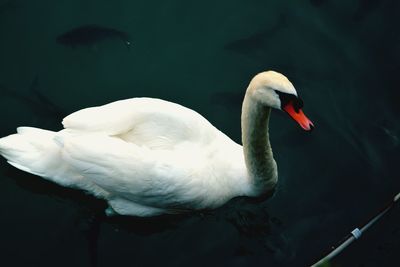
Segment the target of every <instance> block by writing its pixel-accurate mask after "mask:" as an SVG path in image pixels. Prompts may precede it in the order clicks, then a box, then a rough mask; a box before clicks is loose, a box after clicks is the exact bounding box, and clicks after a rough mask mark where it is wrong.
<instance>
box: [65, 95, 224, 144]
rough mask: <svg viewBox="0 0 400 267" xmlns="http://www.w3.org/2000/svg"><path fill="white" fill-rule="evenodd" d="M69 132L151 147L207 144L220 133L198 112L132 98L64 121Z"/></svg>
mask: <svg viewBox="0 0 400 267" xmlns="http://www.w3.org/2000/svg"><path fill="white" fill-rule="evenodd" d="M63 125H64V127H65V128H66V129H69V130H73V131H80V132H82V131H83V132H101V133H103V134H106V135H115V136H118V137H120V138H121V139H123V140H125V141H128V142H132V143H135V144H137V145H145V146H147V147H150V148H171V147H173V146H175V145H176V144H178V143H180V142H183V141H188V140H190V141H194V140H195V142H207V141H209V140H211V139H212V138H213V137H214V135H215V134H216V132H217V130H216V129H215V127H213V126H212V125H211V124H210V123H209V122H208V121H207V120H206V119H205V118H204V117H202V116H201V115H200V114H198V113H197V112H195V111H193V110H191V109H188V108H185V107H183V106H181V105H178V104H175V103H172V102H168V101H164V100H160V99H154V98H131V99H126V100H121V101H116V102H113V103H110V104H107V105H104V106H99V107H91V108H86V109H83V110H79V111H77V112H75V113H72V114H71V115H69V116H67V117H66V118H64V120H63Z"/></svg>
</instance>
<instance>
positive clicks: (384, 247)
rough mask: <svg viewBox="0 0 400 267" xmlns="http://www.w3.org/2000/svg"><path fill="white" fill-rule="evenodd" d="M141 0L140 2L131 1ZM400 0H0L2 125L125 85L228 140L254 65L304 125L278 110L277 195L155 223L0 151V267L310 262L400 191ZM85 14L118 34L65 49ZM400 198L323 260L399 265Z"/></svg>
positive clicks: (274, 134)
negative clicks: (294, 101) (278, 82)
mask: <svg viewBox="0 0 400 267" xmlns="http://www.w3.org/2000/svg"><path fill="white" fill-rule="evenodd" d="M143 2H144V1H143ZM399 3H400V2H399V1H395V0H386V1H370V0H352V1H344V0H343V1H333V0H332V1H331V0H310V1H279V0H276V1H261V0H249V1H218V2H217V1H168V2H167V1H147V2H146V3H139V1H123V0H119V1H109V0H102V1H100V0H97V1H89V0H85V1H82V0H80V1H78V0H74V1H72V0H68V1H66V0H62V1H61V0H60V1H50V0H47V1H46V0H37V1H23V0H8V1H7V0H2V1H0V36H1V37H0V38H1V39H0V90H1V93H0V95H1V98H0V121H1V128H0V134H1V136H5V135H8V134H11V133H13V132H14V131H15V128H16V127H17V126H21V125H26V126H36V127H42V128H47V129H51V130H59V129H61V124H60V121H61V119H62V117H63V116H64V115H65V114H68V113H70V112H73V111H75V110H77V109H80V108H83V107H87V106H93V105H100V104H104V103H107V102H110V101H114V100H117V99H123V98H130V97H135V96H151V97H158V98H163V99H166V100H170V101H174V102H177V103H180V104H183V105H185V106H187V107H190V108H192V109H195V110H196V111H198V112H200V113H201V114H203V115H204V116H205V117H206V118H208V119H209V120H210V121H211V122H212V123H213V124H214V125H215V126H217V127H218V128H219V129H221V130H222V131H224V132H225V133H227V134H228V135H229V136H230V137H231V138H232V139H234V140H236V141H238V142H239V141H240V121H239V118H240V104H241V97H242V95H243V93H244V90H245V88H246V86H247V84H248V82H249V79H250V78H251V77H252V76H253V75H254V74H256V73H257V72H260V71H263V70H268V69H274V70H277V71H280V72H282V73H284V74H286V75H287V76H288V77H289V79H290V80H291V81H292V82H293V83H294V85H295V87H296V88H297V90H298V92H299V94H300V95H301V96H302V98H303V100H304V102H305V108H304V110H305V112H306V113H307V114H308V116H309V117H310V118H311V119H312V120H313V122H314V124H315V126H316V129H315V130H314V131H313V132H312V133H311V134H307V133H304V132H302V131H301V130H300V129H299V128H298V127H297V126H296V125H294V123H293V122H292V121H291V120H290V119H288V118H286V117H285V116H284V115H283V114H281V113H279V112H278V111H276V112H273V114H272V118H271V126H270V129H271V142H272V145H273V149H274V155H275V157H276V160H277V162H278V166H279V179H280V181H279V186H278V189H277V191H276V193H275V195H274V196H273V197H272V198H270V199H269V200H267V201H264V202H261V203H251V202H248V201H246V200H240V199H239V200H234V201H232V202H230V203H228V204H227V206H226V207H222V208H221V209H219V210H217V211H214V212H210V213H205V214H194V215H188V216H172V217H162V218H156V219H135V218H105V217H104V216H103V208H104V207H105V204H104V203H103V202H102V201H99V200H96V199H94V198H92V197H90V196H86V195H85V194H84V193H82V192H79V191H75V190H70V189H65V188H61V187H58V186H56V185H53V184H51V183H48V182H46V181H43V180H42V179H40V178H38V177H35V176H33V175H29V174H26V173H23V172H21V171H18V170H16V169H14V168H12V167H11V166H8V165H7V164H6V162H5V161H4V160H1V162H0V171H1V173H0V175H1V179H0V205H1V208H2V210H3V212H2V216H1V220H0V237H1V238H0V256H1V257H0V264H1V265H2V266H111V265H112V266H160V265H163V266H204V265H208V266H306V265H309V264H311V263H313V262H314V261H315V260H317V259H319V258H320V257H321V256H322V255H323V254H324V253H325V252H327V251H329V248H330V246H332V245H335V244H337V242H338V241H340V240H341V239H342V238H343V237H344V236H345V235H347V233H348V232H350V231H351V230H352V229H354V228H355V227H359V226H361V225H362V224H363V223H365V222H366V220H368V218H370V217H371V216H372V215H374V214H375V213H376V212H377V211H378V210H379V209H380V208H381V207H382V206H383V205H384V204H385V203H386V202H387V201H389V200H390V199H391V198H392V197H393V195H394V194H396V193H397V192H398V191H399V190H400V181H399V174H398V163H399V160H400V123H399V119H398V115H399V114H400V105H399V101H400V97H399V96H400V94H399V80H400V79H399V71H400V30H399V27H398V25H399V16H398V14H399V11H400V4H399ZM85 24H97V25H103V26H106V27H110V28H115V29H118V30H120V31H123V32H126V33H127V34H129V36H130V37H131V47H130V48H129V49H128V48H127V47H126V46H125V45H124V44H123V43H122V42H121V41H120V40H117V39H107V40H102V41H101V42H98V43H96V44H94V45H90V46H88V45H87V46H80V47H75V48H72V47H68V46H63V45H61V44H58V43H56V38H57V36H59V35H60V34H62V33H64V32H67V31H68V30H70V29H72V28H75V27H78V26H80V25H85ZM399 211H400V210H399V207H396V208H395V209H393V211H392V212H391V213H389V214H388V215H387V216H385V218H383V219H382V220H381V221H379V223H378V224H376V225H375V226H374V227H373V228H372V229H371V230H370V231H368V233H366V234H365V236H364V237H363V238H362V239H360V240H359V241H357V242H356V243H355V244H353V245H352V246H351V247H350V248H349V249H347V250H346V251H345V252H344V253H343V254H341V255H340V256H339V257H337V258H336V259H335V260H334V261H333V262H332V265H333V266H397V265H398V264H396V263H397V262H398V260H399V258H398V251H399V250H400V241H399V240H400V227H399V223H400V215H399Z"/></svg>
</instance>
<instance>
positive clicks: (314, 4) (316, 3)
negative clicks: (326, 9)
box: [310, 0, 325, 7]
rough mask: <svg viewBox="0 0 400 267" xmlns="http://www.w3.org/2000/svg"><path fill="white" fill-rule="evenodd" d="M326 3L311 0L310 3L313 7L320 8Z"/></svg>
mask: <svg viewBox="0 0 400 267" xmlns="http://www.w3.org/2000/svg"><path fill="white" fill-rule="evenodd" d="M324 2H325V1H324V0H310V3H311V4H312V5H313V6H316V7H319V6H321V5H322V4H323V3H324Z"/></svg>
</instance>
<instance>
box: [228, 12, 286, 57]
mask: <svg viewBox="0 0 400 267" xmlns="http://www.w3.org/2000/svg"><path fill="white" fill-rule="evenodd" d="M287 25H288V23H287V18H286V16H285V15H283V14H282V15H280V16H279V17H278V19H277V21H276V22H275V23H274V24H273V25H271V26H270V27H268V28H267V29H265V30H262V31H260V32H256V33H254V34H252V35H250V36H248V37H245V38H241V39H238V40H234V41H232V42H230V43H228V44H226V45H225V47H224V48H225V49H227V50H231V51H234V52H237V53H240V54H248V53H254V52H256V53H257V51H264V50H265V49H266V47H267V46H268V44H270V43H271V41H270V40H271V38H273V37H274V36H276V35H277V34H278V33H279V32H281V30H282V29H283V28H285V27H287Z"/></svg>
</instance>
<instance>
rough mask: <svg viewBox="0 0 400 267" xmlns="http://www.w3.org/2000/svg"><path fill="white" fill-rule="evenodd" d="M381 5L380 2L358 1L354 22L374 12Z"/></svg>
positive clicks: (370, 0)
mask: <svg viewBox="0 0 400 267" xmlns="http://www.w3.org/2000/svg"><path fill="white" fill-rule="evenodd" d="M380 5H381V1H375V0H359V1H358V7H357V10H356V12H355V14H354V20H356V21H361V20H363V19H365V17H367V16H368V15H370V14H371V13H372V12H374V11H375V10H376V9H377V8H379V6H380Z"/></svg>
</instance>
